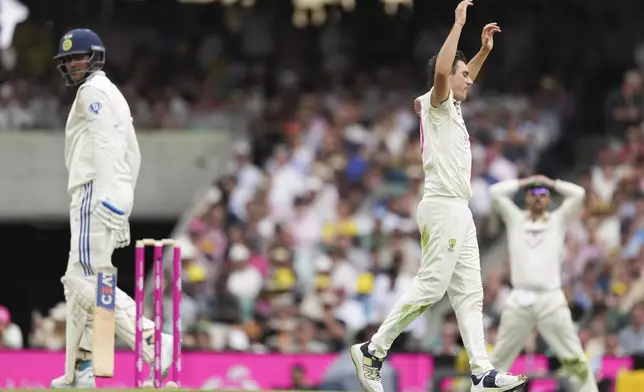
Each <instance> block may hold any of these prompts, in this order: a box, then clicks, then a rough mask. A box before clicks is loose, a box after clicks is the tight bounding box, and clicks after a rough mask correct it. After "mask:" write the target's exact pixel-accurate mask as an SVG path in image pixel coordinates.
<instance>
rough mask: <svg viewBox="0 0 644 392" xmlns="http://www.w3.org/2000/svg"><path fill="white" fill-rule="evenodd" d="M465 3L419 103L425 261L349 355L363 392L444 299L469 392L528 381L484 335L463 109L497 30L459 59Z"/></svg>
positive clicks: (378, 388)
mask: <svg viewBox="0 0 644 392" xmlns="http://www.w3.org/2000/svg"><path fill="white" fill-rule="evenodd" d="M470 6H472V2H471V1H469V0H465V1H461V2H460V3H459V4H458V6H457V8H456V11H455V14H456V15H455V16H456V17H455V21H454V26H453V27H452V29H451V31H450V33H449V35H448V37H447V40H446V41H445V43H444V44H443V47H442V48H441V50H440V51H439V53H438V55H437V56H436V57H434V58H432V59H431V60H430V61H429V80H430V81H432V82H433V87H432V88H431V89H430V91H429V92H428V93H427V94H425V95H423V96H421V97H419V98H417V99H416V101H415V109H416V112H417V113H418V115H419V116H420V118H421V121H420V140H421V154H422V159H423V167H424V170H425V186H424V195H423V198H422V200H421V201H420V203H419V204H418V213H417V218H416V220H417V224H418V228H419V230H420V233H421V246H422V260H421V266H420V269H419V270H418V274H417V275H416V277H415V278H414V280H413V283H412V286H411V287H410V288H409V289H408V291H407V292H406V293H405V294H403V295H402V297H400V298H399V299H398V302H397V303H396V305H395V306H394V309H393V310H392V311H391V313H390V314H389V316H388V317H387V318H386V319H385V321H384V322H383V323H382V325H381V326H380V329H379V330H378V332H376V334H375V335H374V336H373V337H372V338H371V340H370V341H368V342H366V343H362V344H356V345H354V346H352V347H351V350H350V351H351V358H352V359H353V363H354V365H355V367H356V371H357V373H358V378H359V380H360V383H361V384H362V386H363V388H364V389H365V390H366V391H368V392H382V391H383V387H382V383H381V381H380V369H381V367H382V364H383V361H384V360H385V357H386V355H387V351H388V350H389V348H390V347H391V345H392V343H393V341H394V340H395V339H396V338H397V337H398V335H399V334H400V333H401V332H402V331H403V330H404V329H405V328H406V327H407V326H408V325H409V324H410V323H411V322H412V321H413V320H415V319H416V318H417V317H418V316H420V315H421V314H422V313H423V312H425V311H426V310H427V309H429V307H430V306H432V305H433V304H435V303H436V302H438V301H439V300H440V299H441V298H442V297H443V295H444V294H445V292H447V294H448V296H449V299H450V302H451V304H452V307H453V308H454V311H455V313H456V317H457V319H458V325H459V328H460V333H461V336H462V338H463V343H464V345H465V349H466V351H467V354H468V356H469V364H470V372H471V380H472V388H471V390H472V391H473V392H477V391H514V390H516V389H518V388H520V387H521V386H522V385H523V384H525V382H526V380H527V379H526V377H525V376H517V375H512V374H509V373H501V372H497V371H496V370H495V369H494V366H492V363H491V362H490V360H489V359H488V355H487V351H486V345H485V337H484V330H483V314H482V308H483V284H482V282H481V266H480V259H479V248H478V243H477V239H476V227H475V226H474V220H473V218H472V212H471V211H470V209H469V206H468V204H469V199H470V197H471V193H472V192H471V188H470V176H471V167H472V154H471V150H470V140H469V134H468V132H467V128H466V127H465V122H464V121H463V115H462V113H461V103H462V102H463V101H464V100H465V98H466V97H467V92H468V90H469V88H470V87H471V86H472V83H473V82H474V80H476V77H477V76H478V74H479V71H480V70H481V67H482V65H483V63H484V62H485V60H486V58H487V56H488V55H489V53H490V51H491V50H492V46H493V35H494V34H495V33H497V32H500V31H501V30H500V28H499V27H498V26H497V25H496V23H490V24H488V25H486V26H485V27H484V28H483V32H482V36H481V37H482V45H481V50H480V51H479V53H478V54H477V55H476V56H475V57H474V58H473V59H472V60H471V61H470V62H469V63H468V62H467V60H466V59H465V57H464V56H463V54H462V53H461V52H459V51H457V47H458V41H459V38H460V35H461V30H462V29H463V26H464V25H465V19H466V14H467V9H468V8H469V7H470Z"/></svg>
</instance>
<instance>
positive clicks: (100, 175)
mask: <svg viewBox="0 0 644 392" xmlns="http://www.w3.org/2000/svg"><path fill="white" fill-rule="evenodd" d="M79 103H80V104H81V107H82V110H83V116H84V117H85V118H84V120H85V121H87V129H88V132H89V134H90V137H91V141H92V156H93V164H94V170H95V172H96V178H95V179H94V188H95V189H96V195H98V196H99V197H107V198H109V196H110V195H109V190H110V189H114V188H113V186H112V184H113V182H114V180H115V174H116V173H115V168H116V164H117V153H118V148H117V143H119V141H120V140H119V139H120V138H122V134H121V132H119V129H118V128H119V127H118V122H117V119H116V116H115V113H114V110H113V109H112V107H111V105H110V100H109V97H108V96H107V94H105V93H104V92H103V91H101V90H99V89H97V88H95V87H93V86H91V85H90V86H85V87H83V88H82V89H81V91H80V92H79Z"/></svg>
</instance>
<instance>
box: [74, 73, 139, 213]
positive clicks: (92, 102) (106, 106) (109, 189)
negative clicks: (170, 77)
mask: <svg viewBox="0 0 644 392" xmlns="http://www.w3.org/2000/svg"><path fill="white" fill-rule="evenodd" d="M65 166H66V167H67V170H68V173H69V180H68V185H67V191H68V193H69V194H70V196H71V198H72V203H71V204H72V206H77V205H80V203H81V199H82V197H83V193H84V192H83V190H82V189H83V186H84V185H85V184H89V183H92V184H93V185H92V188H93V189H92V193H93V195H94V198H96V197H106V198H109V199H110V200H112V201H114V203H115V204H116V205H117V206H118V207H119V208H121V209H124V210H125V211H128V213H129V212H130V211H131V208H132V204H133V202H134V188H135V186H136V181H137V178H138V176H139V169H140V167H141V153H140V150H139V143H138V141H137V139H136V134H135V132H134V125H133V123H132V115H131V113H130V106H129V105H128V104H127V101H126V100H125V97H123V94H121V92H120V91H119V89H118V88H117V87H116V86H115V85H114V84H113V83H112V82H111V81H110V80H109V79H108V78H107V76H105V73H104V72H101V71H98V72H94V73H92V75H90V76H89V78H88V79H87V80H86V81H85V82H84V83H83V84H82V85H81V86H80V87H79V88H78V91H77V93H76V99H75V100H74V103H73V104H72V107H71V109H70V112H69V116H68V117H67V124H66V126H65Z"/></svg>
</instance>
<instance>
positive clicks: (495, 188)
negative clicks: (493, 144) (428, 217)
mask: <svg viewBox="0 0 644 392" xmlns="http://www.w3.org/2000/svg"><path fill="white" fill-rule="evenodd" d="M521 189H523V190H524V191H525V202H526V205H527V207H528V209H527V211H525V210H521V209H519V207H517V206H516V204H514V202H513V201H512V199H511V197H512V196H513V195H514V194H515V193H516V192H518V191H519V190H521ZM551 190H554V191H556V192H557V193H559V194H561V195H563V196H564V198H565V199H564V201H563V203H562V204H561V206H560V207H559V208H557V209H556V210H554V211H552V212H548V205H549V204H550V191H551ZM490 193H491V194H492V200H493V202H494V207H495V209H496V211H497V212H498V213H499V214H500V215H501V218H502V219H503V221H504V222H505V226H506V229H507V235H508V249H509V254H510V268H511V282H512V287H513V289H512V293H511V294H510V297H509V298H508V301H507V303H506V306H505V309H504V311H503V313H502V315H501V324H500V325H499V332H498V334H497V343H496V345H495V347H494V349H493V352H492V361H494V364H496V366H498V368H499V369H501V370H507V369H509V368H510V366H511V365H512V363H513V362H514V360H515V358H516V356H517V355H518V354H519V352H520V351H521V349H522V348H523V346H524V345H525V342H526V340H527V339H528V336H529V335H530V333H531V332H532V331H533V330H534V329H535V328H536V329H537V331H539V333H540V334H541V336H543V338H544V339H545V341H546V342H547V343H548V344H549V345H550V347H551V348H552V349H553V350H554V352H555V354H556V355H557V357H558V358H559V360H560V361H561V363H562V366H563V368H564V370H566V371H567V373H569V374H571V375H572V376H573V380H572V381H573V385H575V386H576V387H577V391H579V392H597V383H596V382H595V377H594V375H593V373H592V371H591V369H590V366H589V364H588V361H587V360H586V356H585V355H584V350H583V349H582V347H581V342H580V341H579V337H578V336H577V333H576V331H575V326H574V325H573V321H572V316H571V314H570V309H569V308H568V303H567V301H566V297H565V295H564V292H563V290H562V289H561V274H560V269H561V268H560V267H561V263H562V261H563V255H564V246H565V238H566V230H567V226H568V222H570V221H571V220H572V218H573V217H574V216H575V215H576V214H577V213H578V212H579V210H580V208H581V206H582V203H583V200H584V196H585V191H584V188H582V187H580V186H578V185H575V184H572V183H570V182H566V181H561V180H556V181H553V180H551V179H549V178H547V177H545V176H541V175H538V176H533V177H529V178H524V179H522V180H509V181H503V182H500V183H497V184H494V185H492V186H491V187H490Z"/></svg>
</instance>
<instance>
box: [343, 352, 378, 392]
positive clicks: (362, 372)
mask: <svg viewBox="0 0 644 392" xmlns="http://www.w3.org/2000/svg"><path fill="white" fill-rule="evenodd" d="M368 347H369V342H366V343H361V344H354V345H353V346H351V350H350V353H351V360H352V361H353V364H354V366H355V367H356V372H357V373H358V380H360V384H361V385H362V387H363V388H364V390H365V391H367V392H384V389H383V388H382V382H381V380H380V369H381V368H382V363H383V362H384V360H383V359H380V358H377V357H375V356H374V355H372V354H371V353H369V349H368Z"/></svg>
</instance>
